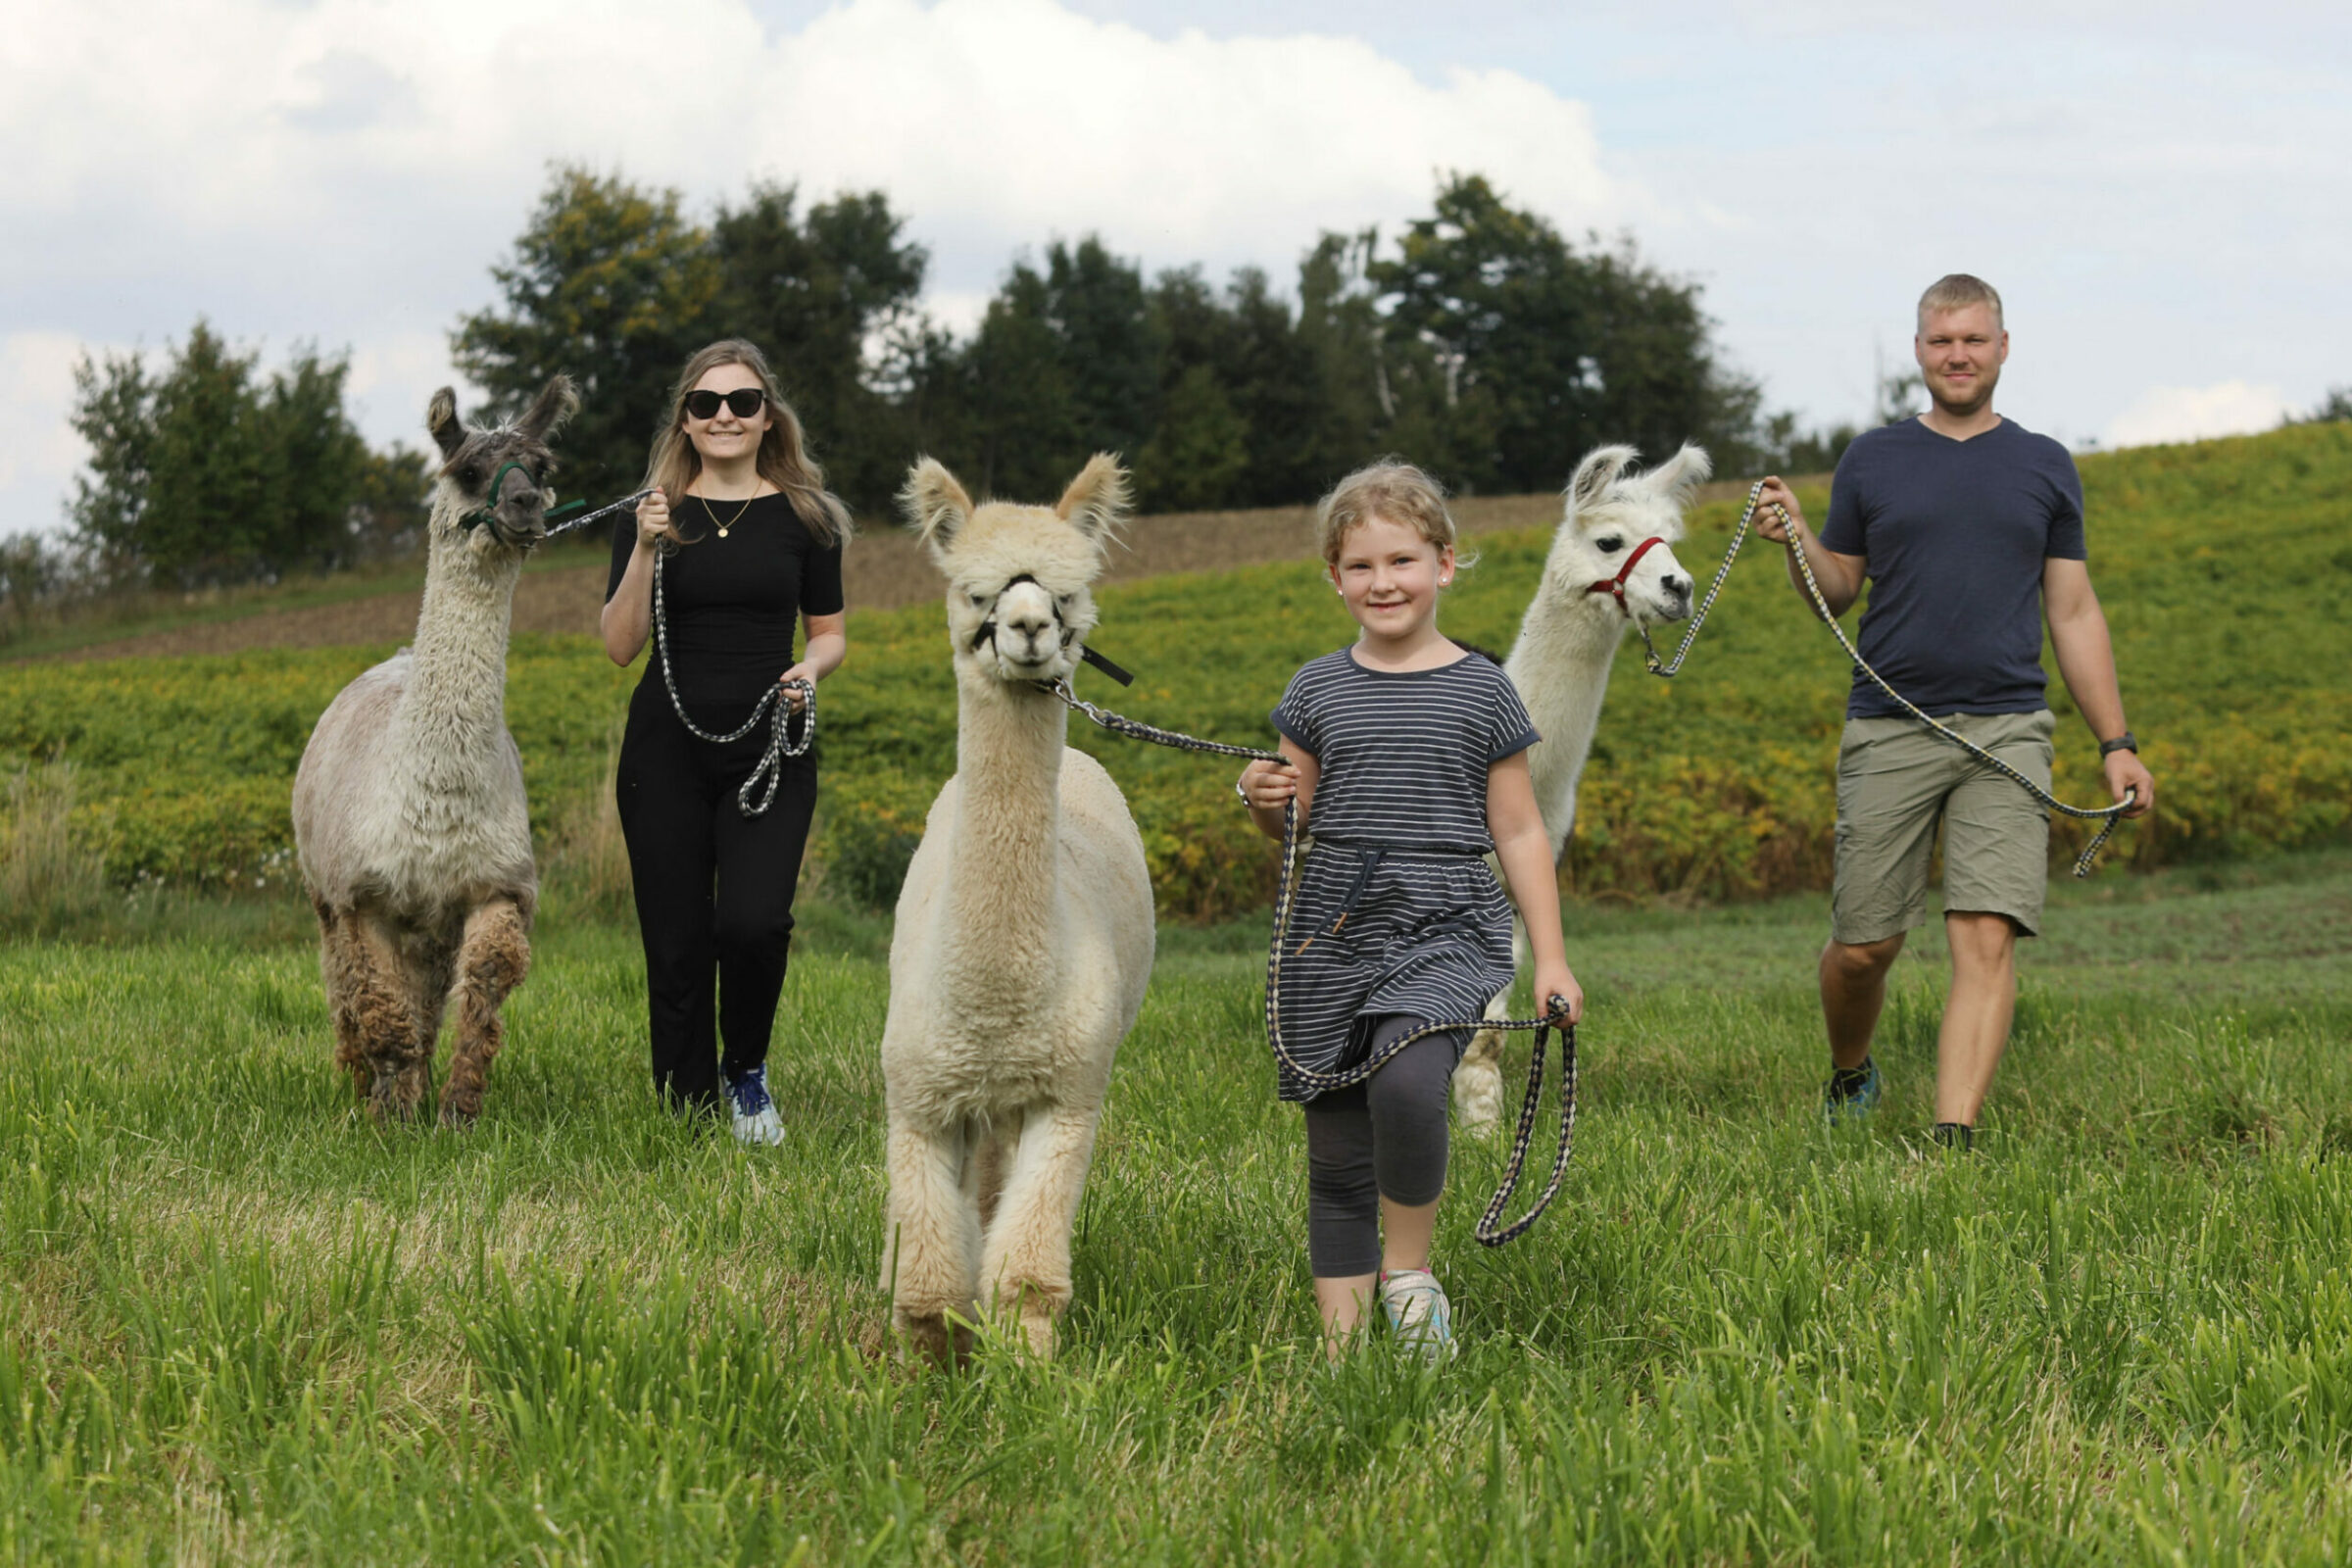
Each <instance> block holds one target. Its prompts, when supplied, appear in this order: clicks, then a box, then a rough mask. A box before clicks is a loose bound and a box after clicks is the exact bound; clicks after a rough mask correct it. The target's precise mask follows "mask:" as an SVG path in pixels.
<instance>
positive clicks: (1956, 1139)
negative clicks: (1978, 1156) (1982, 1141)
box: [1928, 1121, 1977, 1154]
mask: <svg viewBox="0 0 2352 1568" xmlns="http://www.w3.org/2000/svg"><path fill="white" fill-rule="evenodd" d="M1928 1136H1929V1137H1930V1138H1933V1139H1935V1140H1936V1144H1937V1146H1938V1147H1940V1148H1944V1149H1953V1150H1957V1151H1959V1152H1961V1153H1963V1154H1966V1153H1970V1152H1973V1151H1974V1150H1975V1149H1976V1147H1977V1130H1976V1129H1975V1128H1974V1127H1971V1126H1970V1125H1969V1124H1968V1123H1966V1122H1964V1121H1939V1122H1937V1123H1936V1125H1935V1126H1934V1127H1932V1128H1930V1129H1929V1130H1928Z"/></svg>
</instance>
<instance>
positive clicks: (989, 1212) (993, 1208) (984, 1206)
mask: <svg viewBox="0 0 2352 1568" xmlns="http://www.w3.org/2000/svg"><path fill="white" fill-rule="evenodd" d="M1020 1142H1021V1113H1020V1112H1019V1111H1017V1110H1016V1111H1014V1112H1012V1114H1011V1115H1009V1116H1004V1115H1000V1116H998V1117H997V1118H996V1120H995V1121H994V1122H993V1123H992V1124H991V1125H990V1126H989V1127H988V1128H987V1129H986V1130H985V1131H984V1132H982V1133H981V1134H980V1135H979V1138H978V1141H977V1146H976V1147H975V1148H974V1149H973V1150H972V1157H971V1161H970V1170H969V1173H968V1174H969V1180H968V1181H967V1183H966V1197H967V1198H968V1199H969V1201H970V1202H971V1204H972V1212H974V1213H976V1214H978V1215H979V1216H980V1229H981V1230H982V1231H986V1230H987V1229H988V1227H989V1226H991V1225H993V1224H995V1223H996V1218H997V1204H998V1202H999V1201H1000V1200H1002V1199H1003V1198H1004V1196H1005V1178H1006V1177H1007V1176H1009V1175H1010V1174H1011V1173H1012V1155H1013V1151H1014V1150H1016V1149H1018V1148H1019V1147H1020Z"/></svg>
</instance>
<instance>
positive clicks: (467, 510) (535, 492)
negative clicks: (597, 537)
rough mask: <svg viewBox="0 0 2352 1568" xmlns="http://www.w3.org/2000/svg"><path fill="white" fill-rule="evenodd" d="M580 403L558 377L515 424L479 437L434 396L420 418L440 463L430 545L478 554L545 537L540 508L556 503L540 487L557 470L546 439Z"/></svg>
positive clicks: (448, 399) (450, 401) (444, 394)
mask: <svg viewBox="0 0 2352 1568" xmlns="http://www.w3.org/2000/svg"><path fill="white" fill-rule="evenodd" d="M579 402H580V400H579V396H578V394H576V393H575V392H574V391H573V390H572V386H571V379H570V377H568V376H563V375H559V376H557V377H555V378H554V379H553V380H551V381H549V382H548V383H547V386H546V387H545V388H544V389H543V390H542V391H541V392H540V394H539V396H538V397H537V398H536V399H535V400H534V401H533V402H532V404H531V406H530V408H529V409H528V410H527V411H526V412H525V413H524V414H523V417H521V418H520V419H517V420H516V421H515V423H513V424H511V425H505V426H502V427H501V428H499V429H495V430H483V429H478V428H475V427H473V426H470V425H467V424H465V423H463V422H461V421H460V420H459V418H458V404H457V398H456V396H455V395H454V394H453V393H452V392H451V390H450V389H449V388H448V387H443V388H442V389H441V390H440V391H438V392H436V393H434V394H433V401H432V404H431V406H430V407H429V408H427V409H426V410H425V416H424V422H425V428H426V429H427V430H428V431H429V432H431V434H432V437H433V440H434V443H435V444H436V445H438V446H439V447H440V449H441V457H442V463H441V472H440V475H439V479H438V482H437V483H436V484H435V485H434V488H433V517H432V526H431V532H432V539H433V543H434V545H435V546H437V547H444V548H446V547H450V546H463V547H467V548H470V549H472V550H473V551H474V552H475V553H476V554H477V555H479V554H484V553H488V552H491V551H502V552H508V553H512V552H515V551H522V550H528V549H530V548H531V547H532V546H534V545H536V544H538V543H539V542H540V540H542V539H544V538H546V537H547V508H548V504H549V503H550V502H551V501H553V500H554V499H555V498H554V494H553V493H552V492H551V491H550V490H549V489H548V488H547V481H548V478H549V476H550V475H551V474H553V473H554V472H555V467H556V459H555V454H554V453H552V452H550V451H549V450H548V446H547V438H548V436H549V435H551V434H553V433H554V430H555V428H556V426H557V425H559V424H561V423H563V421H564V419H565V418H567V417H569V416H570V415H571V412H572V411H573V410H574V409H576V408H578V407H579Z"/></svg>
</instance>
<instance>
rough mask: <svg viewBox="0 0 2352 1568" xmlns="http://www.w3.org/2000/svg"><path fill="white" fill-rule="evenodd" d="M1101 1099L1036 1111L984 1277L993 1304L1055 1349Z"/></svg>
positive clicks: (984, 1256)
mask: <svg viewBox="0 0 2352 1568" xmlns="http://www.w3.org/2000/svg"><path fill="white" fill-rule="evenodd" d="M1102 1113H1103V1107H1102V1105H1101V1104H1100V1103H1097V1104H1091V1105H1055V1106H1054V1107H1052V1108H1051V1109H1049V1110H1046V1111H1042V1112H1032V1113H1030V1115H1029V1117H1028V1118H1027V1120H1026V1122H1025V1123H1024V1124H1023V1126H1022V1129H1021V1141H1020V1146H1019V1148H1018V1149H1017V1150H1016V1151H1015V1152H1014V1154H1013V1162H1012V1177H1011V1180H1009V1181H1008V1182H1006V1183H1005V1196H1004V1200H1003V1201H1002V1202H1001V1204H1000V1205H999V1207H998V1210H997V1219H996V1223H995V1224H994V1225H991V1226H990V1227H989V1230H988V1240H987V1244H986V1248H985V1250H983V1252H982V1253H981V1258H980V1278H981V1281H982V1282H983V1285H984V1287H985V1288H986V1290H987V1292H988V1295H989V1300H990V1304H991V1306H992V1307H998V1308H1003V1307H1009V1308H1011V1309H1012V1310H1014V1311H1015V1312H1017V1313H1018V1314H1019V1316H1020V1320H1021V1332H1022V1333H1023V1334H1024V1335H1025V1336H1026V1337H1027V1339H1028V1342H1029V1348H1030V1349H1031V1351H1033V1352H1034V1353H1036V1354H1037V1355H1040V1356H1050V1355H1052V1354H1053V1353H1054V1320H1055V1319H1056V1318H1058V1317H1060V1316H1061V1314H1062V1311H1063V1309H1064V1308H1066V1307H1067V1306H1068V1305H1069V1304H1070V1227H1071V1225H1072V1223H1073V1222H1074V1221H1075V1220H1076V1219H1077V1217H1078V1199H1079V1195H1080V1194H1081V1193H1082V1192H1083V1191H1084V1190H1085V1188H1086V1170H1087V1166H1088V1165H1089V1164H1091V1163H1092V1162H1093V1160H1094V1157H1095V1123H1096V1122H1097V1121H1098V1120H1099V1119H1100V1118H1101V1116H1102Z"/></svg>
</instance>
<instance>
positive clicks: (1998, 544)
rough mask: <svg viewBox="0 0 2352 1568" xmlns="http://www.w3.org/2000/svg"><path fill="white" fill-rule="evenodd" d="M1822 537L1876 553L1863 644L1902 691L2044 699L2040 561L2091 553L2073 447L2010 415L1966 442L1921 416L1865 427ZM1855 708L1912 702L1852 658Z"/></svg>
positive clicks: (1938, 708) (2002, 706)
mask: <svg viewBox="0 0 2352 1568" xmlns="http://www.w3.org/2000/svg"><path fill="white" fill-rule="evenodd" d="M1821 542H1822V545H1823V547H1824V548H1826V549H1829V550H1833V551H1836V552H1837V553H1838V555H1841V556H1862V557H1866V558H1867V559H1868V561H1869V563H1870V564H1869V567H1868V571H1869V576H1870V602H1869V604H1868V605H1867V606H1866V607H1865V608H1864V610H1863V612H1862V637H1861V646H1862V657H1863V658H1864V659H1866V660H1868V661H1869V662H1870V663H1871V664H1872V665H1873V666H1874V667H1875V668H1877V670H1878V672H1879V673H1880V674H1882V675H1884V676H1886V677H1887V683H1888V684H1889V685H1891V686H1892V687H1893V688H1894V689H1895V690H1896V691H1898V692H1901V693H1902V694H1903V695H1904V696H1905V697H1907V698H1909V699H1910V700H1911V701H1913V702H1914V703H1917V704H1918V705H1919V706H1920V707H1921V708H1923V709H1925V710H1926V711H1928V712H1930V713H1933V714H1936V715H1939V716H1940V715H1942V714H1947V713H2030V712H2033V711H2035V710H2036V709H2040V708H2044V707H2047V706H2048V703H2047V699H2046V698H2045V696H2044V691H2045V689H2046V687H2047V684H2048V683H2047V681H2046V680H2045V678H2044V677H2043V675H2042V672H2041V570H2042V562H2043V560H2044V559H2045V558H2047V557H2052V556H2055V557H2057V558H2059V559H2061V560H2064V561H2082V560H2084V559H2085V558H2086V552H2085V551H2084V549H2083V544H2082V477H2081V476H2080V475H2079V474H2077V473H2076V472H2075V460H2074V459H2073V458H2071V457H2069V456H2068V455H2067V451H2066V448H2064V447H2062V446H2060V445H2059V444H2058V443H2057V442H2055V441H2053V440H2051V439H2050V438H2049V437H2048V436H2046V435H2035V434H2034V433H2033V432H2032V431H2031V430H2028V429H2026V428H2025V427H2024V426H2023V425H2020V424H2019V423H2018V422H2017V421H2016V420H2014V419H2003V420H2002V421H2001V422H2000V423H1999V424H1996V425H1994V426H1993V427H1992V428H1991V429H1989V430H1987V431H1985V433H1984V434H1982V435H1979V436H1973V437H1971V438H1970V439H1968V440H1966V441H1954V440H1952V439H1951V438H1950V437H1949V436H1941V435H1937V434H1936V432H1935V431H1933V430H1931V429H1929V428H1928V427H1927V426H1926V425H1925V424H1923V423H1921V422H1920V421H1919V420H1918V419H1908V420H1905V421H1904V422H1903V423H1901V424H1890V425H1887V427H1886V428H1884V429H1880V430H1869V431H1865V432H1864V433H1863V434H1861V435H1859V436H1856V437H1855V438H1854V441H1853V444H1852V445H1851V446H1849V447H1847V448H1846V449H1845V455H1844V456H1843V457H1842V458H1840V459H1839V460H1838V476H1837V478H1836V479H1835V480H1834V481H1833V482H1832V484H1831V486H1830V517H1829V521H1828V522H1827V523H1826V524H1824V525H1823V527H1822V530H1821ZM1845 711H1846V714H1847V716H1849V717H1853V718H1883V717H1887V716H1890V715H1893V714H1897V713H1900V712H1901V711H1902V710H1901V709H1899V708H1897V707H1896V706H1895V705H1894V704H1893V703H1891V702H1888V701H1887V694H1886V693H1885V692H1882V691H1881V690H1879V688H1878V687H1877V685H1875V684H1874V683H1873V682H1872V681H1871V680H1870V678H1869V677H1868V676H1866V675H1864V674H1863V673H1862V672H1861V671H1860V670H1856V671H1854V689H1853V695H1852V696H1851V697H1849V698H1848V699H1847V700H1846V705H1845Z"/></svg>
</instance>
